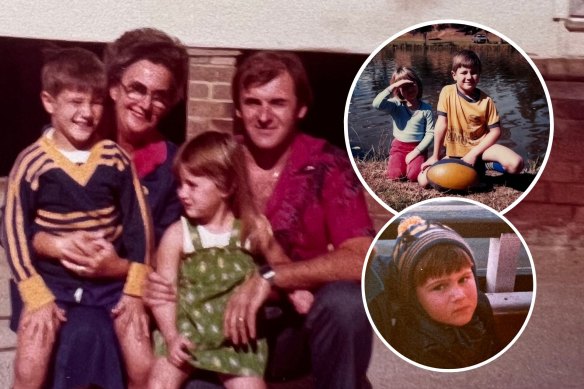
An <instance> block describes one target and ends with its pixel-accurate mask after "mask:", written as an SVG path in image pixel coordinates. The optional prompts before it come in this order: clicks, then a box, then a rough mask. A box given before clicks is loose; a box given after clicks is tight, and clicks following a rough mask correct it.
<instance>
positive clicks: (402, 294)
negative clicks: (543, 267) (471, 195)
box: [362, 198, 536, 371]
mask: <svg viewBox="0 0 584 389" xmlns="http://www.w3.org/2000/svg"><path fill="white" fill-rule="evenodd" d="M362 288H363V300H364V304H365V306H366V311H367V315H368V317H369V320H370V321H371V324H372V326H373V328H374V330H375V332H376V334H377V336H379V338H380V339H381V340H382V341H383V342H384V343H385V345H386V346H387V347H389V348H390V349H391V350H392V351H394V352H395V353H396V354H397V355H399V356H400V357H401V358H403V359H405V360H406V361H408V362H410V363H413V364H415V365H417V366H419V367H423V368H426V369H430V370H435V371H462V370H468V369H473V368H476V367H479V366H482V365H484V364H486V363H488V362H490V361H492V360H494V359H495V358H497V357H498V356H499V355H501V354H502V353H504V352H505V351H506V350H507V349H509V348H510V347H511V346H512V345H513V343H514V342H515V341H516V340H517V338H518V337H519V336H520V334H521V332H522V331H523V330H524V329H525V327H526V325H527V322H528V320H529V317H530V316H531V312H532V311H533V305H534V301H535V292H536V277H535V269H534V267H533V260H532V258H531V254H530V252H529V249H528V248H527V246H526V245H525V241H524V240H523V238H522V237H521V235H520V234H519V232H518V231H517V230H516V229H515V227H513V226H512V225H511V224H509V222H508V221H507V220H506V219H504V218H503V217H502V216H499V215H498V214H497V213H496V212H494V211H493V210H492V209H490V208H488V207H486V206H484V205H482V204H480V203H477V202H474V201H471V200H466V199H454V198H450V199H432V200H428V201H424V202H422V203H420V204H418V205H415V206H413V207H410V208H407V209H406V210H404V211H403V212H402V213H401V214H399V215H398V216H396V217H395V218H393V219H392V220H391V221H390V222H388V224H386V226H385V227H384V228H383V229H382V230H381V232H380V233H379V235H378V236H377V238H376V240H375V242H374V243H373V245H372V247H371V250H370V252H369V257H368V259H367V262H366V264H365V267H364V269H363V282H362Z"/></svg>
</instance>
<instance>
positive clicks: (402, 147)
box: [373, 66, 434, 181]
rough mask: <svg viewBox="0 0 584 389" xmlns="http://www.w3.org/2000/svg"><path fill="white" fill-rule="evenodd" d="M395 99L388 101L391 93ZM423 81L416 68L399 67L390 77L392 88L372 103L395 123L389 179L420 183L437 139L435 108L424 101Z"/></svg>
mask: <svg viewBox="0 0 584 389" xmlns="http://www.w3.org/2000/svg"><path fill="white" fill-rule="evenodd" d="M392 93H393V95H394V97H393V98H387V97H388V96H389V95H390V94H392ZM421 97H422V81H421V80H420V78H419V77H418V76H417V75H416V73H415V72H414V70H413V69H411V68H409V67H405V66H400V67H398V68H397V70H396V71H395V72H394V73H393V75H392V76H391V84H390V85H389V87H387V88H386V89H384V90H383V91H381V92H380V93H379V94H378V95H377V97H375V99H374V100H373V107H375V108H377V109H379V110H383V111H386V112H388V113H389V114H390V115H391V117H392V122H393V141H392V142H391V148H390V150H389V162H388V164H387V177H388V178H389V179H390V180H399V179H401V178H403V177H407V179H408V180H410V181H417V179H418V175H419V174H420V170H421V165H422V163H423V162H424V161H425V159H426V154H427V153H426V149H427V148H428V146H429V145H430V143H431V142H432V139H433V138H434V117H433V116H432V106H431V105H430V104H428V103H425V102H423V101H422V100H421Z"/></svg>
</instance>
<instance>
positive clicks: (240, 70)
mask: <svg viewBox="0 0 584 389" xmlns="http://www.w3.org/2000/svg"><path fill="white" fill-rule="evenodd" d="M284 72H287V73H288V74H289V75H290V77H292V80H293V81H294V89H295V92H296V98H297V100H298V106H299V107H300V106H303V105H304V106H306V107H308V106H310V104H311V103H312V90H311V88H310V83H309V81H308V75H307V74H306V70H305V69H304V65H302V61H301V60H300V58H299V57H298V56H297V55H296V54H292V53H284V52H277V51H260V52H257V53H254V54H252V55H250V56H249V57H247V58H245V59H244V60H243V61H242V62H241V64H240V65H239V66H238V67H237V71H236V73H235V76H234V77H233V82H232V84H231V91H232V94H233V101H234V103H235V108H236V109H239V108H240V106H239V105H240V104H239V103H240V102H239V97H240V95H241V91H242V90H244V89H248V88H250V87H254V86H261V85H264V84H267V83H268V82H270V81H272V80H273V79H274V78H276V77H278V76H279V75H281V74H282V73H284Z"/></svg>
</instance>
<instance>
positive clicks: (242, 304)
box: [223, 273, 271, 344]
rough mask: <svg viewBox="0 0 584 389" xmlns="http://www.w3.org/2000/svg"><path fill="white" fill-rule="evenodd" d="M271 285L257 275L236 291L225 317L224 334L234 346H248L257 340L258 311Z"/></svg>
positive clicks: (227, 307) (226, 309)
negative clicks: (252, 340)
mask: <svg viewBox="0 0 584 389" xmlns="http://www.w3.org/2000/svg"><path fill="white" fill-rule="evenodd" d="M270 290H271V287H270V283H269V282H268V281H266V280H264V279H263V278H262V277H260V275H259V274H257V273H255V274H254V275H253V276H252V277H251V278H249V279H248V280H247V281H245V282H244V283H243V284H241V285H240V286H239V287H238V288H237V289H235V291H234V293H233V295H232V296H231V298H230V299H229V301H228V302H227V306H226V308H225V314H224V316H223V334H224V335H225V337H226V338H229V339H231V342H232V343H233V344H240V343H241V344H247V343H248V342H249V341H250V340H251V339H255V338H256V316H257V313H258V309H259V308H260V307H261V306H262V305H263V304H264V302H265V301H266V300H267V298H268V296H269V294H270Z"/></svg>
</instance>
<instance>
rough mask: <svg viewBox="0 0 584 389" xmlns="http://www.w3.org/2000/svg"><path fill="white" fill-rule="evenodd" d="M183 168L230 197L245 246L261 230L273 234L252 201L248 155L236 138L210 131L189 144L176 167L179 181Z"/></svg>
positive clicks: (183, 147)
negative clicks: (206, 178)
mask: <svg viewBox="0 0 584 389" xmlns="http://www.w3.org/2000/svg"><path fill="white" fill-rule="evenodd" d="M182 169H184V170H185V171H187V172H189V173H190V174H192V175H195V176H203V177H208V178H210V179H211V180H212V181H213V182H214V183H215V185H216V186H217V188H218V189H219V190H220V191H222V192H224V193H226V194H227V195H228V202H229V207H230V209H231V211H232V212H233V213H234V215H235V217H236V218H238V219H240V220H241V224H242V233H241V243H242V244H243V243H244V242H245V240H246V239H247V238H248V237H250V238H252V235H253V236H256V235H257V234H256V233H255V232H256V231H255V230H256V229H257V228H264V229H266V228H267V229H268V231H265V232H266V233H268V234H269V233H270V231H271V230H269V225H268V226H266V222H265V217H263V216H262V215H261V214H260V212H259V210H258V209H257V208H256V206H255V204H254V202H253V201H252V195H251V189H250V187H249V179H248V174H247V168H246V163H245V154H244V151H243V148H242V147H241V146H240V145H239V143H238V142H237V141H236V140H235V138H234V137H233V135H230V134H227V133H222V132H216V131H208V132H204V133H202V134H200V135H198V136H195V137H194V138H192V139H191V140H189V141H187V142H185V144H183V145H182V146H181V148H180V149H179V151H178V153H177V156H176V158H175V160H174V165H173V172H174V174H175V176H176V177H177V179H178V180H179V182H180V180H181V171H182ZM252 232H253V233H254V234H252ZM260 233H261V232H260ZM251 243H252V247H253V242H251Z"/></svg>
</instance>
